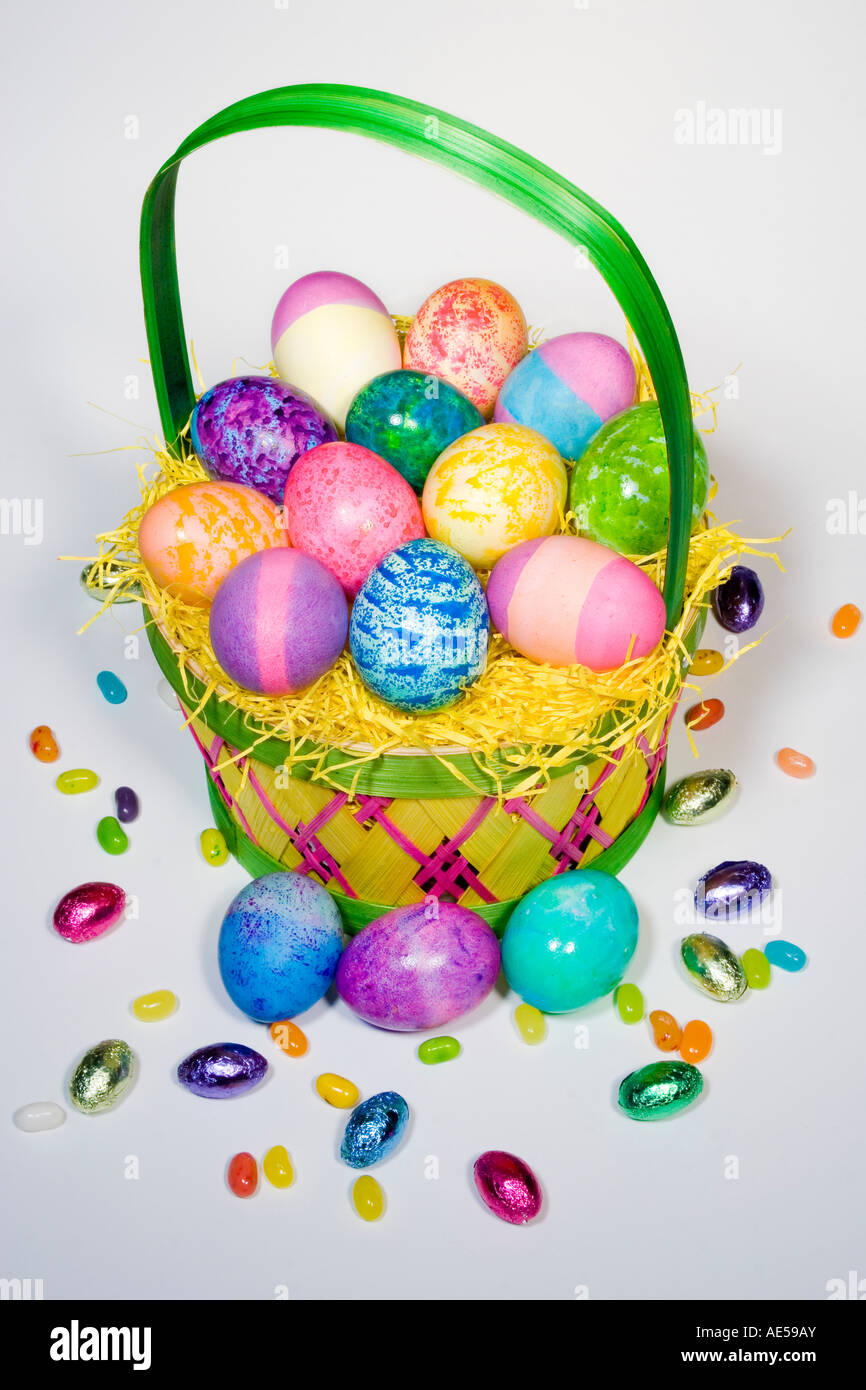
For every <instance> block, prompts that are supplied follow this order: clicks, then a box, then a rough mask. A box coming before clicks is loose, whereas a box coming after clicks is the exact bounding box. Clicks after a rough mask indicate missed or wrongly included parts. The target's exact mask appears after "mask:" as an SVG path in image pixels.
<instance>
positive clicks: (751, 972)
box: [742, 946, 770, 989]
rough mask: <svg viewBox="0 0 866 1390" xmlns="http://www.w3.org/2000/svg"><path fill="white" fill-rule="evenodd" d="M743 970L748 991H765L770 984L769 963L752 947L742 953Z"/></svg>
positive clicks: (762, 954)
mask: <svg viewBox="0 0 866 1390" xmlns="http://www.w3.org/2000/svg"><path fill="white" fill-rule="evenodd" d="M742 959H743V969H744V970H745V972H746V983H747V984H748V986H749V989H766V988H767V985H768V984H769V983H770V962H769V961H768V960H767V957H766V956H765V955H764V952H763V951H758V950H756V948H755V947H754V946H752V947H750V949H749V950H748V951H744V952H743V957H742Z"/></svg>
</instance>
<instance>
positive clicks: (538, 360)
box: [493, 333, 635, 460]
mask: <svg viewBox="0 0 866 1390" xmlns="http://www.w3.org/2000/svg"><path fill="white" fill-rule="evenodd" d="M634 395H635V370H634V363H633V362H632V360H631V357H630V356H629V354H628V352H627V351H626V349H625V348H624V347H623V346H622V344H621V343H618V342H616V340H615V339H613V338H608V337H607V336H606V335H605V334H604V333H564V334H563V335H562V336H561V337H559V338H550V339H549V340H548V342H546V343H542V344H541V346H540V347H539V348H537V349H536V350H535V352H530V353H529V355H528V356H527V357H524V359H523V361H522V362H519V363H518V364H517V366H516V367H515V368H514V371H513V372H511V374H510V375H509V376H508V377H507V379H506V380H505V382H504V384H503V386H502V390H501V391H500V393H499V398H498V400H497V402H496V408H495V410H494V413H493V418H494V420H497V421H499V422H500V423H501V424H518V425H528V426H529V428H530V429H533V430H537V431H538V433H539V434H543V435H544V437H545V439H549V440H550V442H551V444H555V445H556V448H557V449H558V450H559V452H560V454H561V455H562V457H563V458H566V459H571V460H574V459H578V458H580V456H581V454H582V453H583V451H584V449H585V448H586V446H587V444H588V443H589V441H590V440H591V439H592V437H593V435H594V434H596V433H597V431H598V430H600V429H601V427H602V425H603V424H604V422H605V421H606V420H609V419H610V418H611V416H613V415H618V414H619V412H620V411H621V410H627V409H628V407H629V406H630V405H631V404H632V403H633V402H634Z"/></svg>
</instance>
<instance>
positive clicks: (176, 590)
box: [138, 483, 286, 608]
mask: <svg viewBox="0 0 866 1390" xmlns="http://www.w3.org/2000/svg"><path fill="white" fill-rule="evenodd" d="M285 544H286V533H285V531H284V529H283V526H282V523H281V521H280V515H279V512H278V511H277V508H276V507H275V506H274V504H273V502H271V501H270V500H269V499H268V498H267V497H262V495H261V493H259V492H256V491H255V490H254V489H253V488H251V487H244V486H243V485H242V484H241V483H186V484H184V486H183V487H176V488H174V489H173V491H171V492H168V493H166V495H165V497H163V498H161V499H160V500H159V502H154V504H153V506H152V507H149V508H148V510H147V511H146V512H145V514H144V516H143V517H142V519H141V525H140V526H139V528H138V546H139V550H140V551H141V558H142V560H143V561H144V564H145V566H146V568H147V570H148V573H149V574H150V577H151V578H152V580H153V582H154V583H155V584H157V585H158V586H159V588H160V589H165V591H166V592H167V593H169V594H171V595H172V596H173V597H175V598H180V599H183V601H184V603H189V604H191V605H192V606H193V607H198V608H203V607H205V606H206V605H207V604H208V603H210V601H211V599H212V598H213V596H214V594H215V593H216V591H217V589H218V588H219V586H220V584H221V583H222V581H223V580H224V579H225V577H226V575H227V574H228V572H229V570H231V569H234V567H235V565H237V564H240V562H241V560H245V559H246V557H247V556H248V555H252V554H254V553H255V552H256V551H257V550H268V549H269V548H270V547H271V546H284V545H285Z"/></svg>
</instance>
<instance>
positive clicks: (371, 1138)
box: [340, 1091, 409, 1168]
mask: <svg viewBox="0 0 866 1390" xmlns="http://www.w3.org/2000/svg"><path fill="white" fill-rule="evenodd" d="M408 1118H409V1107H408V1105H407V1104H406V1102H405V1100H404V1099H403V1097H402V1096H401V1095H398V1093H397V1092H396V1091H380V1092H379V1094H378V1095H377V1096H370V1099H369V1100H362V1101H361V1104H360V1105H356V1106H355V1109H354V1110H353V1111H352V1113H351V1115H350V1116H349V1119H348V1122H347V1124H346V1132H345V1134H344V1135H343V1142H342V1144H341V1145H340V1157H341V1158H342V1160H343V1162H344V1163H348V1165H349V1167H350V1168H370V1167H372V1165H373V1164H374V1163H379V1162H381V1160H382V1159H383V1158H387V1157H388V1155H389V1154H390V1153H392V1152H393V1150H394V1149H395V1148H396V1147H397V1145H398V1144H399V1142H400V1139H401V1137H402V1134H403V1131H404V1129H405V1128H406V1121H407V1120H408Z"/></svg>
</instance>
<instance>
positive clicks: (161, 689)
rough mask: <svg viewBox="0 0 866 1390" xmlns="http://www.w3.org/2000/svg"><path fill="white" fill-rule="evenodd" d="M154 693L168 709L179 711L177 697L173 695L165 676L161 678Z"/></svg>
mask: <svg viewBox="0 0 866 1390" xmlns="http://www.w3.org/2000/svg"><path fill="white" fill-rule="evenodd" d="M156 692H157V694H158V695H159V698H160V699H161V700H162V702H163V704H164V705H168V707H169V709H174V710H177V709H180V705H179V704H178V699H177V696H176V695H175V693H174V690H173V689H172V687H171V686H170V685H169V683H168V681H167V680H166V678H165V676H163V678H162V680H161V681H160V683H159V685H158V686H157V687H156Z"/></svg>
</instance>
